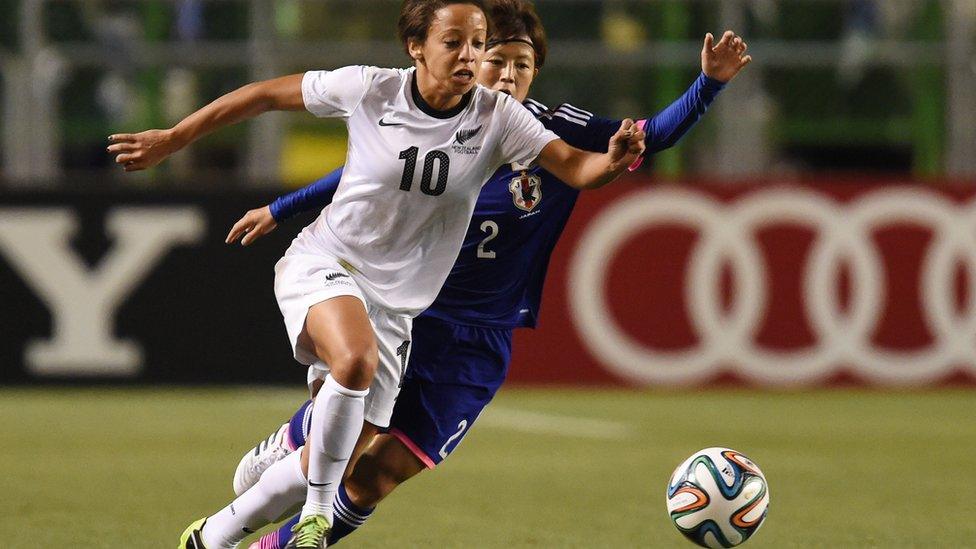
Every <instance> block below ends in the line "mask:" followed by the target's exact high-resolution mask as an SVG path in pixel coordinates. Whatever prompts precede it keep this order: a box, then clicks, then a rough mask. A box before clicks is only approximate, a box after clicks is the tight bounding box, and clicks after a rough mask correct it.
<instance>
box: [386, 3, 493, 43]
mask: <svg viewBox="0 0 976 549" xmlns="http://www.w3.org/2000/svg"><path fill="white" fill-rule="evenodd" d="M451 4H471V5H472V6H474V7H476V8H478V9H479V10H481V12H482V13H484V14H485V21H486V22H487V24H488V33H489V35H490V34H491V31H492V25H491V17H490V16H489V14H488V10H487V8H485V2H484V0H404V1H403V4H402V5H401V6H400V19H399V20H397V37H398V38H399V39H400V42H402V43H403V48H404V49H405V50H407V54H409V53H410V51H409V49H408V47H409V44H410V40H417V41H418V42H424V41H426V40H427V29H429V28H430V23H431V21H433V20H434V14H435V13H437V10H439V9H441V8H443V7H445V6H450V5H451Z"/></svg>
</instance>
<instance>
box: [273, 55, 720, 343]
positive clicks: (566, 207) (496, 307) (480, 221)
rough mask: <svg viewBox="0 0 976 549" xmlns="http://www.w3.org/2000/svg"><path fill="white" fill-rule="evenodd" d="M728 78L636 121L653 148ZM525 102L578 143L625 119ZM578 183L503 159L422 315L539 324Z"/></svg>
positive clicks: (286, 210) (701, 83)
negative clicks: (547, 282) (552, 263)
mask: <svg viewBox="0 0 976 549" xmlns="http://www.w3.org/2000/svg"><path fill="white" fill-rule="evenodd" d="M722 87H723V84H722V83H720V82H718V81H716V80H712V79H710V78H708V77H706V76H705V75H704V74H702V75H700V76H699V77H698V79H696V80H695V82H694V84H692V86H691V87H690V88H689V89H688V90H687V91H686V92H685V93H684V94H683V95H682V96H681V97H680V98H679V99H678V100H676V101H675V102H674V103H672V104H671V105H670V106H668V107H667V108H666V109H664V110H663V111H661V112H660V113H658V114H657V115H655V116H654V117H651V118H648V119H645V120H640V121H639V122H638V123H639V124H640V125H641V126H642V127H643V129H644V131H645V132H646V133H647V142H646V143H647V151H648V152H650V153H653V152H657V151H660V150H663V149H666V148H668V147H670V146H672V145H674V144H675V143H676V142H677V141H678V139H680V138H681V136H683V135H684V134H685V133H686V132H687V131H688V129H690V128H691V126H692V125H694V123H695V122H697V121H698V119H699V118H700V117H701V115H702V114H704V112H705V109H706V108H707V107H708V105H709V104H710V103H711V102H712V100H713V99H714V98H715V96H716V95H717V93H718V92H719V90H721V88H722ZM524 105H525V107H526V108H527V109H529V110H530V111H531V112H532V114H534V115H535V116H536V117H537V118H538V119H539V121H540V122H542V124H543V125H544V126H546V127H547V128H548V129H550V130H552V131H553V132H555V133H556V135H558V136H559V137H560V138H562V139H563V140H564V141H566V142H567V143H569V144H570V145H572V146H574V147H577V148H579V149H583V150H588V151H593V152H606V150H607V146H608V143H609V141H610V138H611V136H613V134H614V133H616V131H617V129H618V128H619V127H620V120H614V119H608V118H602V117H599V116H594V115H593V114H592V113H590V112H587V111H584V110H582V109H579V108H576V107H574V106H572V105H569V104H562V105H559V106H558V107H556V108H553V109H550V108H548V107H546V106H545V105H542V104H541V103H539V102H537V101H533V100H531V99H528V100H526V101H525V103H524ZM338 181H339V177H338V174H337V172H333V174H330V175H329V176H327V177H326V178H324V179H322V180H319V181H318V182H316V183H313V184H312V185H310V186H308V187H305V188H304V189H300V190H298V191H296V192H294V193H292V194H290V195H287V196H285V197H282V198H280V199H278V200H276V201H275V202H274V203H272V205H271V211H272V214H273V215H274V217H275V219H277V220H279V221H280V220H282V219H285V218H287V217H289V216H290V215H293V214H294V213H297V212H298V211H302V210H307V209H311V208H313V207H321V206H324V205H325V204H327V203H328V202H329V201H330V200H331V197H332V195H333V194H334V193H335V187H336V186H337V185H338ZM578 196H579V191H578V190H576V189H574V188H572V187H570V186H568V185H566V184H565V183H563V182H562V181H560V180H559V179H558V178H557V177H556V176H554V175H553V174H551V173H549V172H547V171H546V170H543V169H541V168H540V167H538V166H535V167H531V168H528V169H519V168H516V167H512V166H502V167H501V168H500V169H499V170H498V171H497V172H495V174H494V175H493V176H492V177H491V179H490V180H489V181H488V182H487V183H486V184H485V186H484V187H483V188H482V190H481V194H480V195H479V197H478V202H477V205H476V206H475V210H474V214H473V216H472V218H471V224H470V225H469V226H468V232H467V234H466V235H465V239H464V243H463V245H462V246H461V252H460V253H459V255H458V258H457V261H456V262H455V264H454V267H453V268H452V269H451V273H450V275H449V276H448V277H447V280H446V281H445V282H444V286H443V287H442V288H441V291H440V293H439V294H438V295H437V298H436V299H435V300H434V302H433V303H432V304H431V306H430V307H429V308H428V309H427V310H426V311H424V313H423V314H422V315H423V316H429V317H434V318H437V319H440V320H444V321H447V322H452V323H455V324H462V325H470V326H482V327H489V328H517V327H534V326H535V325H536V322H537V320H538V317H539V305H540V301H541V299H542V287H543V283H544V281H545V275H546V270H547V268H548V266H549V258H550V256H551V255H552V251H553V249H554V248H555V246H556V242H557V241H558V240H559V237H560V235H561V234H562V232H563V229H564V228H565V226H566V221H567V220H568V219H569V216H570V214H571V213H572V211H573V207H574V206H575V205H576V199H577V197H578Z"/></svg>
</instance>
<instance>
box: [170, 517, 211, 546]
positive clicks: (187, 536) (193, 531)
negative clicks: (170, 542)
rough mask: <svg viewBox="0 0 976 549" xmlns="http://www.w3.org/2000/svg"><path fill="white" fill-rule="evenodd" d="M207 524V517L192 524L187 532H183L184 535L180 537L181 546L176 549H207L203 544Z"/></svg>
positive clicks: (187, 528)
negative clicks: (204, 529)
mask: <svg viewBox="0 0 976 549" xmlns="http://www.w3.org/2000/svg"><path fill="white" fill-rule="evenodd" d="M206 523H207V518H206V517H204V518H202V519H200V520H196V521H193V522H191V523H190V525H189V526H187V527H186V530H183V535H182V536H180V545H179V546H178V547H177V548H176V549H207V547H206V546H205V545H204V544H203V534H202V533H201V532H202V531H203V525H204V524H206Z"/></svg>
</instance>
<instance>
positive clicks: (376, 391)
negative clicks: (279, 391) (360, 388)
mask: <svg viewBox="0 0 976 549" xmlns="http://www.w3.org/2000/svg"><path fill="white" fill-rule="evenodd" d="M290 252H291V251H290V250H289V252H288V253H286V254H285V256H284V257H283V258H281V259H280V260H279V261H278V264H277V265H275V297H276V298H277V299H278V307H279V308H280V309H281V314H282V316H283V317H284V320H285V329H286V330H287V331H288V341H289V343H291V348H292V351H293V352H294V355H295V360H297V361H299V362H301V363H302V364H306V365H308V366H309V368H308V383H309V389H310V390H311V386H312V382H313V381H314V380H316V379H325V376H326V374H328V373H329V366H328V365H327V364H325V363H324V362H322V361H321V360H319V358H318V357H317V356H316V355H315V352H314V350H312V349H309V348H307V347H306V346H304V345H299V343H298V339H299V336H300V335H301V333H302V330H303V329H304V328H305V318H306V317H307V316H308V310H309V308H311V307H312V306H313V305H316V304H318V303H321V302H323V301H326V300H328V299H332V298H333V297H338V296H343V295H348V296H353V297H355V298H357V299H359V300H360V301H362V302H363V306H364V307H365V308H366V314H367V315H368V316H369V321H370V324H372V325H373V332H374V333H375V335H376V345H377V348H378V350H379V364H378V365H377V368H376V376H375V377H374V378H373V383H372V384H371V385H370V386H369V394H368V395H367V396H366V416H365V417H366V421H368V422H370V423H372V424H373V425H376V426H377V427H388V426H389V424H390V416H391V415H392V414H393V405H394V403H395V402H396V397H397V394H398V393H399V392H400V383H401V382H402V380H403V373H404V371H405V370H406V367H407V361H408V360H409V358H410V356H409V353H410V330H411V326H412V324H413V318H412V317H410V316H408V315H403V314H394V313H391V312H389V311H387V310H385V309H382V308H380V307H376V306H374V305H373V304H371V303H370V301H369V300H368V299H367V298H366V297H365V295H364V294H363V292H362V290H361V289H360V287H359V285H358V284H357V282H356V279H355V278H354V277H353V274H352V273H350V272H348V271H347V270H346V269H345V268H344V267H343V266H342V264H341V262H340V261H339V260H338V259H336V258H334V257H331V256H328V255H309V254H298V253H290Z"/></svg>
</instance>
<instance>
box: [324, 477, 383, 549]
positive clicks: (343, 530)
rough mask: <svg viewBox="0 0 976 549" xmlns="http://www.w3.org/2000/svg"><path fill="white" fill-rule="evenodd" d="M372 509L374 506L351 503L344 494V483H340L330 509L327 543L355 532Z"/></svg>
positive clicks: (371, 512) (330, 543)
mask: <svg viewBox="0 0 976 549" xmlns="http://www.w3.org/2000/svg"><path fill="white" fill-rule="evenodd" d="M373 509H375V507H370V508H363V507H360V506H358V505H356V504H355V503H353V502H352V501H351V500H350V499H349V495H348V494H346V485H345V484H340V485H339V490H338V491H337V492H336V498H335V504H334V507H333V511H332V513H333V514H332V531H331V532H330V533H329V539H328V544H329V545H332V544H334V543H336V542H338V541H339V540H340V539H342V538H344V537H346V536H348V535H349V534H351V533H353V532H355V531H356V529H357V528H359V527H360V526H362V525H363V523H364V522H366V519H368V518H369V516H370V515H371V514H373Z"/></svg>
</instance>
